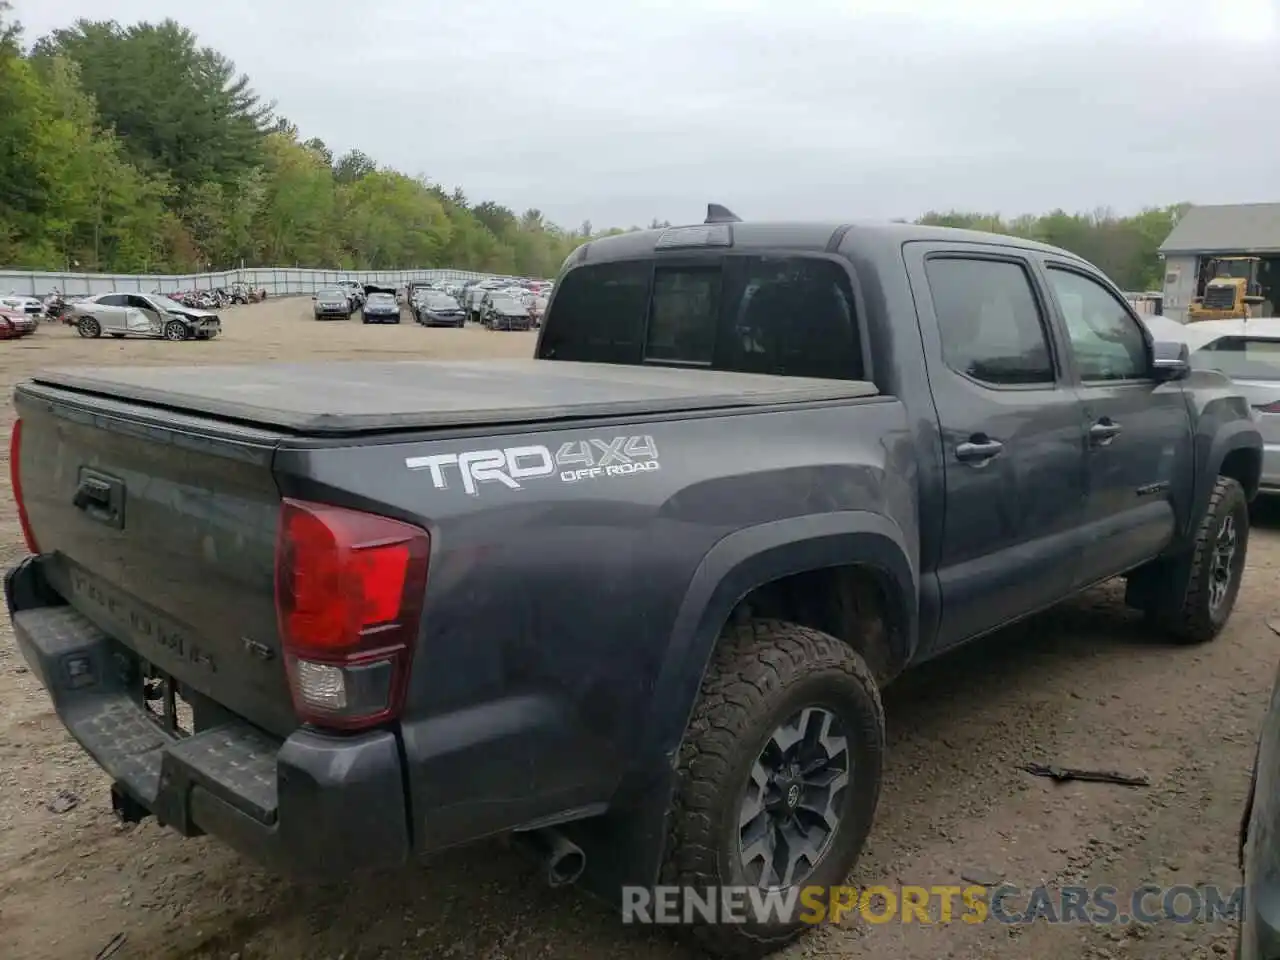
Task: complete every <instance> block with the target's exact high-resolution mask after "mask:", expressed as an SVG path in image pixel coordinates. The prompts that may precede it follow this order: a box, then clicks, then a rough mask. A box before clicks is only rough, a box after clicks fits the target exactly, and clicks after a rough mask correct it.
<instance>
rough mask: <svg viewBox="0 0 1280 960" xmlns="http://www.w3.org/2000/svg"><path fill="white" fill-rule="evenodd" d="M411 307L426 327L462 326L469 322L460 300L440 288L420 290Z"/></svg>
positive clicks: (416, 318) (415, 316)
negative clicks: (442, 291)
mask: <svg viewBox="0 0 1280 960" xmlns="http://www.w3.org/2000/svg"><path fill="white" fill-rule="evenodd" d="M409 309H410V310H412V311H413V317H414V319H415V320H417V321H418V322H419V323H420V324H422V325H423V326H424V327H462V326H465V325H466V322H467V315H466V314H465V313H463V312H462V307H461V306H459V305H458V301H457V300H455V299H453V297H451V296H449V295H448V294H447V293H441V292H440V291H438V290H419V291H418V292H417V294H416V295H415V298H414V300H413V301H412V302H411V303H410V305H409Z"/></svg>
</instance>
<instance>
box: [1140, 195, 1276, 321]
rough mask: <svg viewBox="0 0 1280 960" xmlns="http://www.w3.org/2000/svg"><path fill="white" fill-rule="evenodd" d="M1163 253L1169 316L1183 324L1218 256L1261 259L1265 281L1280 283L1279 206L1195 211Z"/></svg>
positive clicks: (1236, 205) (1199, 208)
mask: <svg viewBox="0 0 1280 960" xmlns="http://www.w3.org/2000/svg"><path fill="white" fill-rule="evenodd" d="M1159 253H1160V256H1161V257H1163V258H1164V261H1165V272H1164V313H1165V315H1166V316H1168V317H1171V318H1173V319H1175V320H1178V321H1180V322H1182V321H1185V320H1186V314H1187V307H1189V306H1190V305H1191V301H1192V298H1194V297H1196V296H1198V295H1199V294H1200V292H1201V288H1202V286H1203V283H1204V280H1205V275H1206V271H1207V269H1208V265H1209V261H1210V260H1211V259H1212V258H1213V257H1215V256H1219V257H1221V256H1256V257H1261V258H1262V260H1263V270H1262V275H1263V277H1265V278H1266V279H1267V280H1271V281H1272V282H1277V283H1280V203H1231V204H1220V205H1212V206H1196V207H1191V208H1190V209H1189V210H1188V211H1187V212H1186V213H1185V214H1184V215H1183V216H1182V219H1180V220H1179V221H1178V223H1177V225H1176V226H1175V227H1174V228H1173V231H1172V232H1171V233H1170V234H1169V236H1168V237H1167V238H1166V239H1165V241H1164V243H1162V244H1161V245H1160V248H1159ZM1270 300H1271V302H1273V303H1274V302H1275V300H1276V298H1275V297H1271V298H1270Z"/></svg>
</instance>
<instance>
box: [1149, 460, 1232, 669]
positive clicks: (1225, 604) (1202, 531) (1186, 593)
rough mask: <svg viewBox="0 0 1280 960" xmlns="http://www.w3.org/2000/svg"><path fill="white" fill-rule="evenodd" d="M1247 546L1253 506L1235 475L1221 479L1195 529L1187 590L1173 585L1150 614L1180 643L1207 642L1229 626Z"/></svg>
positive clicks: (1158, 624)
mask: <svg viewBox="0 0 1280 960" xmlns="http://www.w3.org/2000/svg"><path fill="white" fill-rule="evenodd" d="M1248 547H1249V503H1248V500H1247V499H1246V498H1245V494H1244V488H1243V487H1241V486H1240V483H1239V481H1237V480H1233V479H1232V478H1231V477H1218V479H1217V481H1216V482H1215V483H1214V485H1213V492H1212V493H1210V494H1209V505H1208V507H1207V508H1206V509H1205V512H1204V516H1202V517H1201V518H1200V522H1199V524H1198V525H1197V527H1196V531H1195V537H1194V540H1193V546H1192V554H1191V563H1190V567H1189V571H1188V575H1187V577H1186V586H1185V589H1183V588H1182V584H1175V585H1174V586H1175V589H1174V590H1172V591H1171V592H1170V594H1169V596H1170V598H1171V599H1170V600H1168V601H1165V602H1164V603H1163V604H1162V605H1159V606H1152V607H1148V608H1147V616H1148V618H1149V619H1150V620H1151V621H1152V623H1153V624H1155V625H1156V627H1158V628H1159V629H1160V630H1161V631H1163V632H1164V633H1166V634H1168V636H1169V637H1170V638H1171V639H1173V640H1176V641H1178V642H1179V643H1188V644H1190V643H1205V642H1207V641H1209V640H1212V639H1213V638H1214V637H1216V636H1217V635H1218V634H1219V633H1220V632H1221V631H1222V628H1223V627H1224V626H1225V625H1226V623H1227V619H1228V618H1229V617H1230V616H1231V610H1232V608H1233V607H1234V606H1235V603H1236V597H1237V595H1238V594H1239V593H1240V579H1241V577H1242V575H1243V574H1244V564H1245V554H1246V553H1247V551H1248Z"/></svg>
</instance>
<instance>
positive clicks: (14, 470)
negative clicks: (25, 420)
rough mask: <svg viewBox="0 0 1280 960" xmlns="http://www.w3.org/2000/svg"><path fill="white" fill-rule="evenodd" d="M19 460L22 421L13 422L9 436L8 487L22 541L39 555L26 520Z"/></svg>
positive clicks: (38, 548) (20, 454) (28, 522)
mask: <svg viewBox="0 0 1280 960" xmlns="http://www.w3.org/2000/svg"><path fill="white" fill-rule="evenodd" d="M21 460H22V421H21V420H15V421H13V433H12V434H10V435H9V485H10V486H12V487H13V500H14V503H16V504H17V505H18V525H19V526H20V527H22V539H23V540H25V541H26V543H27V549H28V550H29V551H31V552H32V553H39V552H40V547H39V546H38V545H37V544H36V538H35V534H33V533H32V532H31V521H30V520H28V519H27V504H26V502H25V501H24V500H23V499H22V471H21V469H20V461H21Z"/></svg>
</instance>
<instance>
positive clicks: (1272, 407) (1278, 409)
mask: <svg viewBox="0 0 1280 960" xmlns="http://www.w3.org/2000/svg"><path fill="white" fill-rule="evenodd" d="M1253 409H1255V410H1257V411H1258V412H1259V413H1280V400H1277V401H1276V402H1275V403H1267V404H1263V405H1262V406H1256V407H1254V408H1253Z"/></svg>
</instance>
